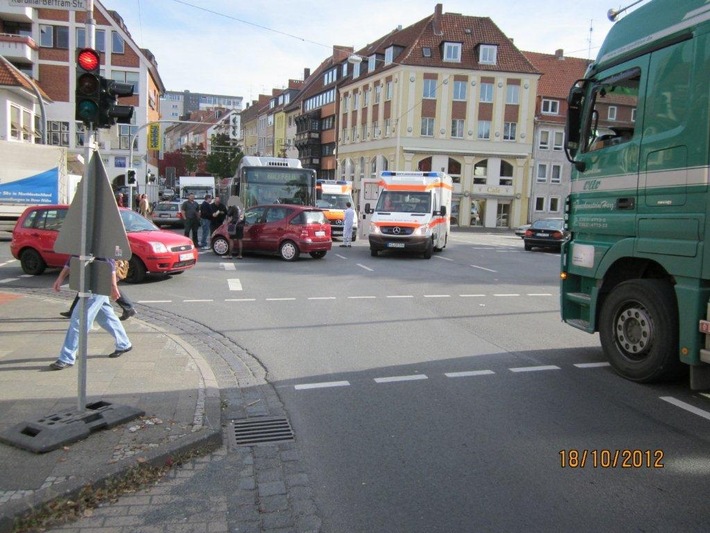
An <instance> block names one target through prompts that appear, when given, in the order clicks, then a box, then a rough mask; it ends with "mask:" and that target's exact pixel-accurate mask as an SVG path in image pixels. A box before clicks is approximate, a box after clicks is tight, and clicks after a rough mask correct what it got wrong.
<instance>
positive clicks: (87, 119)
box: [74, 48, 103, 128]
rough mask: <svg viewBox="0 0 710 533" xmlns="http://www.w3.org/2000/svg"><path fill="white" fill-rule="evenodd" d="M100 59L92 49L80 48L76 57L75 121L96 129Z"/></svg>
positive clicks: (98, 119) (97, 122)
mask: <svg viewBox="0 0 710 533" xmlns="http://www.w3.org/2000/svg"><path fill="white" fill-rule="evenodd" d="M100 68H101V59H100V58H99V53H98V52H97V51H96V50H94V49H92V48H82V49H81V50H79V52H78V53H77V55H76V91H75V93H74V97H75V106H76V110H75V117H74V118H75V120H79V121H81V122H83V123H84V125H85V126H89V127H92V125H93V127H94V128H96V127H98V126H99V121H100V114H101V112H100V107H101V94H102V89H101V82H102V80H103V78H102V77H101V75H100V74H99V71H100Z"/></svg>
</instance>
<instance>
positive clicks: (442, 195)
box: [365, 170, 453, 259]
mask: <svg viewBox="0 0 710 533" xmlns="http://www.w3.org/2000/svg"><path fill="white" fill-rule="evenodd" d="M379 178H380V183H379V186H380V194H379V197H378V199H377V205H376V206H375V208H374V209H373V208H372V207H371V206H370V204H367V205H366V206H365V211H366V212H367V213H368V214H370V215H371V218H370V233H369V235H368V239H369V240H370V255H372V256H373V257H376V256H377V254H378V253H379V252H381V251H383V250H395V251H413V252H421V253H422V255H423V256H424V258H426V259H429V258H431V254H432V252H433V251H436V252H439V251H441V250H443V249H444V248H445V247H446V243H447V241H448V238H449V233H450V232H451V222H450V219H449V213H450V212H451V196H452V193H453V180H452V179H451V176H449V175H448V174H445V173H443V172H402V171H388V170H386V171H383V172H381V173H380V176H379Z"/></svg>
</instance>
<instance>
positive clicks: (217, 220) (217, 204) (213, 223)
mask: <svg viewBox="0 0 710 533" xmlns="http://www.w3.org/2000/svg"><path fill="white" fill-rule="evenodd" d="M210 208H211V209H212V215H211V219H210V231H211V232H212V233H214V230H216V229H217V228H218V227H220V226H221V225H222V223H223V222H224V219H225V218H227V208H226V207H225V205H224V204H223V203H222V201H221V200H220V199H219V196H215V198H214V202H212V205H211V206H210Z"/></svg>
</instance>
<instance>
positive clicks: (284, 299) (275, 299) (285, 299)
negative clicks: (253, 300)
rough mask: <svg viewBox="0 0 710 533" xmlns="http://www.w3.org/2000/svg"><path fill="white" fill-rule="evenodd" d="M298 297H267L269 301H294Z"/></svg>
mask: <svg viewBox="0 0 710 533" xmlns="http://www.w3.org/2000/svg"><path fill="white" fill-rule="evenodd" d="M295 299H296V298H266V301H267V302H292V301H294V300H295Z"/></svg>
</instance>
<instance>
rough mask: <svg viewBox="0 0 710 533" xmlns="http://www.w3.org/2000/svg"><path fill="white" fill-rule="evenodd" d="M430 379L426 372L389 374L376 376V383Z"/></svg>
mask: <svg viewBox="0 0 710 533" xmlns="http://www.w3.org/2000/svg"><path fill="white" fill-rule="evenodd" d="M422 379H429V378H428V377H427V376H426V374H412V375H409V376H389V377H386V378H375V383H397V382H400V381H419V380H422Z"/></svg>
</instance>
